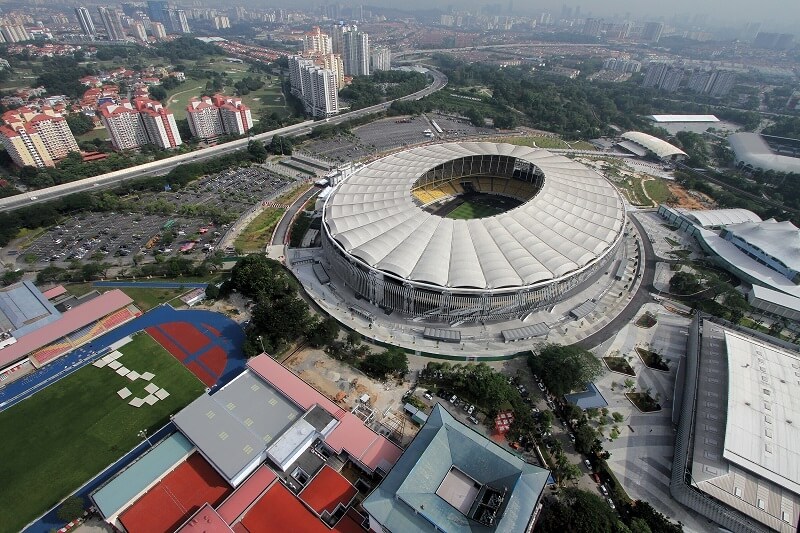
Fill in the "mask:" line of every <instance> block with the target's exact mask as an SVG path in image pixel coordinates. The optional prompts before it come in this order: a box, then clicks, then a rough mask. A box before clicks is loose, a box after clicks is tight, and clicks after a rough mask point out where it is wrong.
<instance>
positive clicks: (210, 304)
mask: <svg viewBox="0 0 800 533" xmlns="http://www.w3.org/2000/svg"><path fill="white" fill-rule="evenodd" d="M247 303H248V299H247V298H245V297H244V296H242V295H241V294H238V293H235V294H230V295H228V296H227V297H226V298H223V299H220V300H213V301H203V302H200V303H198V304H196V305H194V307H192V309H207V310H209V311H216V312H217V313H222V314H224V315H225V316H228V317H230V318H232V319H233V320H236V321H237V322H244V321H245V320H250V308H249V307H247Z"/></svg>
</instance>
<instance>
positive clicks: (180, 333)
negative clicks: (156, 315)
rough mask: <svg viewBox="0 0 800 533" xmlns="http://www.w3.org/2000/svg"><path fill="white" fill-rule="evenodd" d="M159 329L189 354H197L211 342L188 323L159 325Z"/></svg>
mask: <svg viewBox="0 0 800 533" xmlns="http://www.w3.org/2000/svg"><path fill="white" fill-rule="evenodd" d="M159 328H161V331H163V332H164V333H166V334H167V335H169V336H170V337H172V338H173V339H175V340H176V341H179V342H180V343H181V346H182V347H183V348H184V349H185V350H186V351H187V352H188V353H190V354H192V353H197V352H199V351H200V350H202V349H203V348H205V347H206V346H208V343H210V342H211V340H210V339H209V338H208V337H206V336H205V335H203V334H202V333H201V332H199V331H198V330H197V328H196V327H194V326H193V325H192V324H189V323H188V322H168V323H166V324H161V325H160V326H159Z"/></svg>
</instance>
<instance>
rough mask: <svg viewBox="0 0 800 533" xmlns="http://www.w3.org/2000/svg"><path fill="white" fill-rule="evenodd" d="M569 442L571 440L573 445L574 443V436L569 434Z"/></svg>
mask: <svg viewBox="0 0 800 533" xmlns="http://www.w3.org/2000/svg"><path fill="white" fill-rule="evenodd" d="M569 440H571V441H572V442H573V443H574V442H575V435H574V434H572V433H570V434H569Z"/></svg>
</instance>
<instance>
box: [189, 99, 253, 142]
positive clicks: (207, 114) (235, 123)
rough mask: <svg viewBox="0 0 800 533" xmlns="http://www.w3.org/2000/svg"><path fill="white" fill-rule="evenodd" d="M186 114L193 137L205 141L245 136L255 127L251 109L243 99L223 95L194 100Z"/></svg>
mask: <svg viewBox="0 0 800 533" xmlns="http://www.w3.org/2000/svg"><path fill="white" fill-rule="evenodd" d="M186 112H187V115H186V118H187V120H188V122H189V129H190V130H191V132H192V136H193V137H197V138H198V139H201V140H203V141H213V140H216V138H217V137H219V136H220V135H245V134H246V133H247V132H248V131H250V128H252V127H253V118H252V113H251V111H250V108H249V107H247V106H246V105H244V104H243V103H242V99H241V98H236V97H232V96H225V95H222V94H215V95H214V96H213V97H210V96H203V97H201V98H192V99H191V100H189V105H187V106H186Z"/></svg>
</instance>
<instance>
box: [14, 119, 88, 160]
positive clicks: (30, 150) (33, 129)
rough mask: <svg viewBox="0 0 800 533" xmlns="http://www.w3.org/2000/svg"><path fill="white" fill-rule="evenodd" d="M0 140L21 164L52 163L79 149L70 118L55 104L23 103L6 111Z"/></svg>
mask: <svg viewBox="0 0 800 533" xmlns="http://www.w3.org/2000/svg"><path fill="white" fill-rule="evenodd" d="M2 118H3V121H4V122H5V125H3V126H1V127H0V141H2V144H3V146H4V147H5V148H6V150H7V151H8V153H9V155H10V156H11V158H12V160H13V161H14V163H15V164H17V165H18V166H35V167H40V168H41V167H51V166H54V165H55V162H56V161H57V160H58V159H62V158H64V157H66V156H67V155H68V154H69V153H70V152H77V151H78V143H77V142H75V137H74V136H73V135H72V131H70V129H69V125H68V124H67V120H66V119H65V118H64V117H63V116H62V115H60V114H59V113H56V112H54V111H53V110H52V109H51V108H44V109H42V110H40V111H39V110H34V109H31V108H28V107H21V108H18V109H15V110H13V111H8V112H6V113H4V114H3V117H2Z"/></svg>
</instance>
